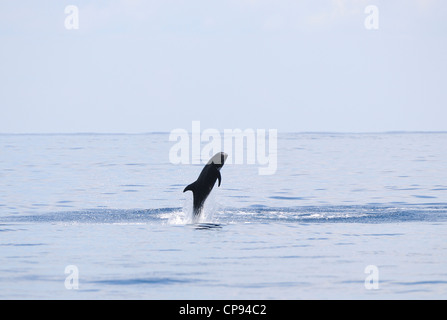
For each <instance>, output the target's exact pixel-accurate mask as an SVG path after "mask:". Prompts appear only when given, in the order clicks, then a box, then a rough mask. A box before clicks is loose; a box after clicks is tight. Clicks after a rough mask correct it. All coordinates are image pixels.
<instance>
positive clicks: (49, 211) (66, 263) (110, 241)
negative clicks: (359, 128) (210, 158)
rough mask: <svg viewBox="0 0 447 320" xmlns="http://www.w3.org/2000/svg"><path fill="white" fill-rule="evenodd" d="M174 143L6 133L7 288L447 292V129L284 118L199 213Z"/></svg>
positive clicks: (125, 295)
mask: <svg viewBox="0 0 447 320" xmlns="http://www.w3.org/2000/svg"><path fill="white" fill-rule="evenodd" d="M173 145H174V142H172V141H169V134H167V133H148V134H44V135H32V134H29V135H26V134H23V135H19V134H17V135H14V134H11V135H9V134H3V135H0V299H446V298H447V133H417V132H415V133H411V132H410V133H398V132H395V133H377V134H366V133H362V134H354V133H349V134H348V133H343V134H342V133H340V134H335V133H279V134H278V143H277V171H276V173H275V174H273V175H259V171H258V169H259V167H262V165H261V164H259V163H258V162H256V161H255V163H253V164H251V163H250V164H248V163H246V162H248V161H245V162H244V163H242V164H225V165H224V167H223V168H222V169H221V174H222V184H221V186H220V187H217V185H216V186H215V187H214V189H213V191H212V193H211V195H210V197H209V198H208V200H207V202H206V206H205V209H204V214H203V216H202V217H201V219H200V221H198V222H194V221H193V220H192V217H191V215H192V194H191V193H190V192H186V193H183V189H184V187H185V186H186V185H188V184H190V183H191V182H193V181H194V180H195V179H196V178H197V176H198V175H199V173H200V171H201V169H202V167H203V164H173V163H172V161H171V160H170V157H169V154H170V150H171V148H172V146H173ZM225 151H227V150H225ZM229 156H230V157H231V156H232V155H231V152H229Z"/></svg>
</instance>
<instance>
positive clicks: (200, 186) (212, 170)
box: [183, 152, 228, 217]
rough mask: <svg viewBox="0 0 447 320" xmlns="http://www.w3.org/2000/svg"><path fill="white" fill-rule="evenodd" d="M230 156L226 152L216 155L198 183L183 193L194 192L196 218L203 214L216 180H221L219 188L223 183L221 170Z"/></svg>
mask: <svg viewBox="0 0 447 320" xmlns="http://www.w3.org/2000/svg"><path fill="white" fill-rule="evenodd" d="M227 157H228V155H227V154H226V153H225V152H218V153H216V154H215V155H214V156H213V157H212V158H211V159H210V160H209V161H208V163H207V164H206V165H205V167H204V168H203V169H202V172H201V173H200V175H199V177H198V178H197V180H196V181H194V182H193V183H191V184H190V185H188V186H187V187H186V188H185V190H183V192H186V191H188V190H190V191H192V194H193V197H194V202H193V206H194V217H198V216H199V215H200V213H201V212H202V208H203V204H204V203H205V200H206V198H207V197H208V195H209V194H210V192H211V190H213V187H214V184H215V183H216V180H219V183H218V187H220V183H221V181H222V176H221V175H220V168H222V167H223V165H224V163H225V160H227Z"/></svg>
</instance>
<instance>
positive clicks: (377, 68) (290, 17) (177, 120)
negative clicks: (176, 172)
mask: <svg viewBox="0 0 447 320" xmlns="http://www.w3.org/2000/svg"><path fill="white" fill-rule="evenodd" d="M69 5H75V6H76V7H77V9H78V11H79V29H74V30H70V29H67V28H66V19H67V17H69V16H70V17H71V15H70V13H69V14H67V13H65V9H66V7H67V6H69ZM368 5H375V6H376V7H377V9H378V10H379V11H378V12H379V20H378V23H379V25H378V26H379V29H373V30H368V29H367V28H365V19H367V18H368V16H369V14H368V13H365V8H366V7H367V6H368ZM69 21H72V20H69ZM69 25H70V23H69ZM446 40H447V1H445V0H386V1H379V0H367V1H363V0H320V1H315V0H314V1H311V0H309V1H300V0H294V1H291V0H289V1H283V0H270V1H267V0H221V1H210V0H203V1H195V0H188V1H186V0H183V1H180V0H152V1H148V0H141V1H139V0H109V1H102V0H88V1H82V0H47V1H44V0H41V1H36V0H29V1H25V0H1V2H0V132H3V133H24V132H38V133H40V132H45V133H47V132H124V133H133V132H151V131H170V130H172V129H174V128H184V129H190V128H191V121H192V120H200V121H201V127H202V129H206V128H216V129H219V130H223V129H224V128H241V129H245V128H254V129H256V128H264V129H269V128H274V129H278V130H279V131H297V132H301V131H343V132H347V131H356V132H359V131H361V132H368V131H393V130H428V131H439V130H444V131H445V130H447V41H446Z"/></svg>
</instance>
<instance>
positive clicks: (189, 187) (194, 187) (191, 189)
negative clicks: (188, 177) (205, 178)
mask: <svg viewBox="0 0 447 320" xmlns="http://www.w3.org/2000/svg"><path fill="white" fill-rule="evenodd" d="M188 190H190V191H192V193H194V191H195V190H196V182H195V181H194V182H193V183H191V184H189V185H187V186H186V188H185V190H183V192H186V191H188Z"/></svg>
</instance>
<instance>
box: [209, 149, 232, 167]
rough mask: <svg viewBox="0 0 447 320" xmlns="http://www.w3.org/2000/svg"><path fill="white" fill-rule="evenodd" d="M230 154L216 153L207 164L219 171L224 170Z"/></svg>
mask: <svg viewBox="0 0 447 320" xmlns="http://www.w3.org/2000/svg"><path fill="white" fill-rule="evenodd" d="M227 157H228V154H226V153H225V152H218V153H216V154H215V155H214V156H213V157H212V158H211V159H210V161H208V163H207V164H214V165H215V166H216V167H217V168H218V169H220V168H222V166H223V165H224V163H225V161H226V160H227Z"/></svg>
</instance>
